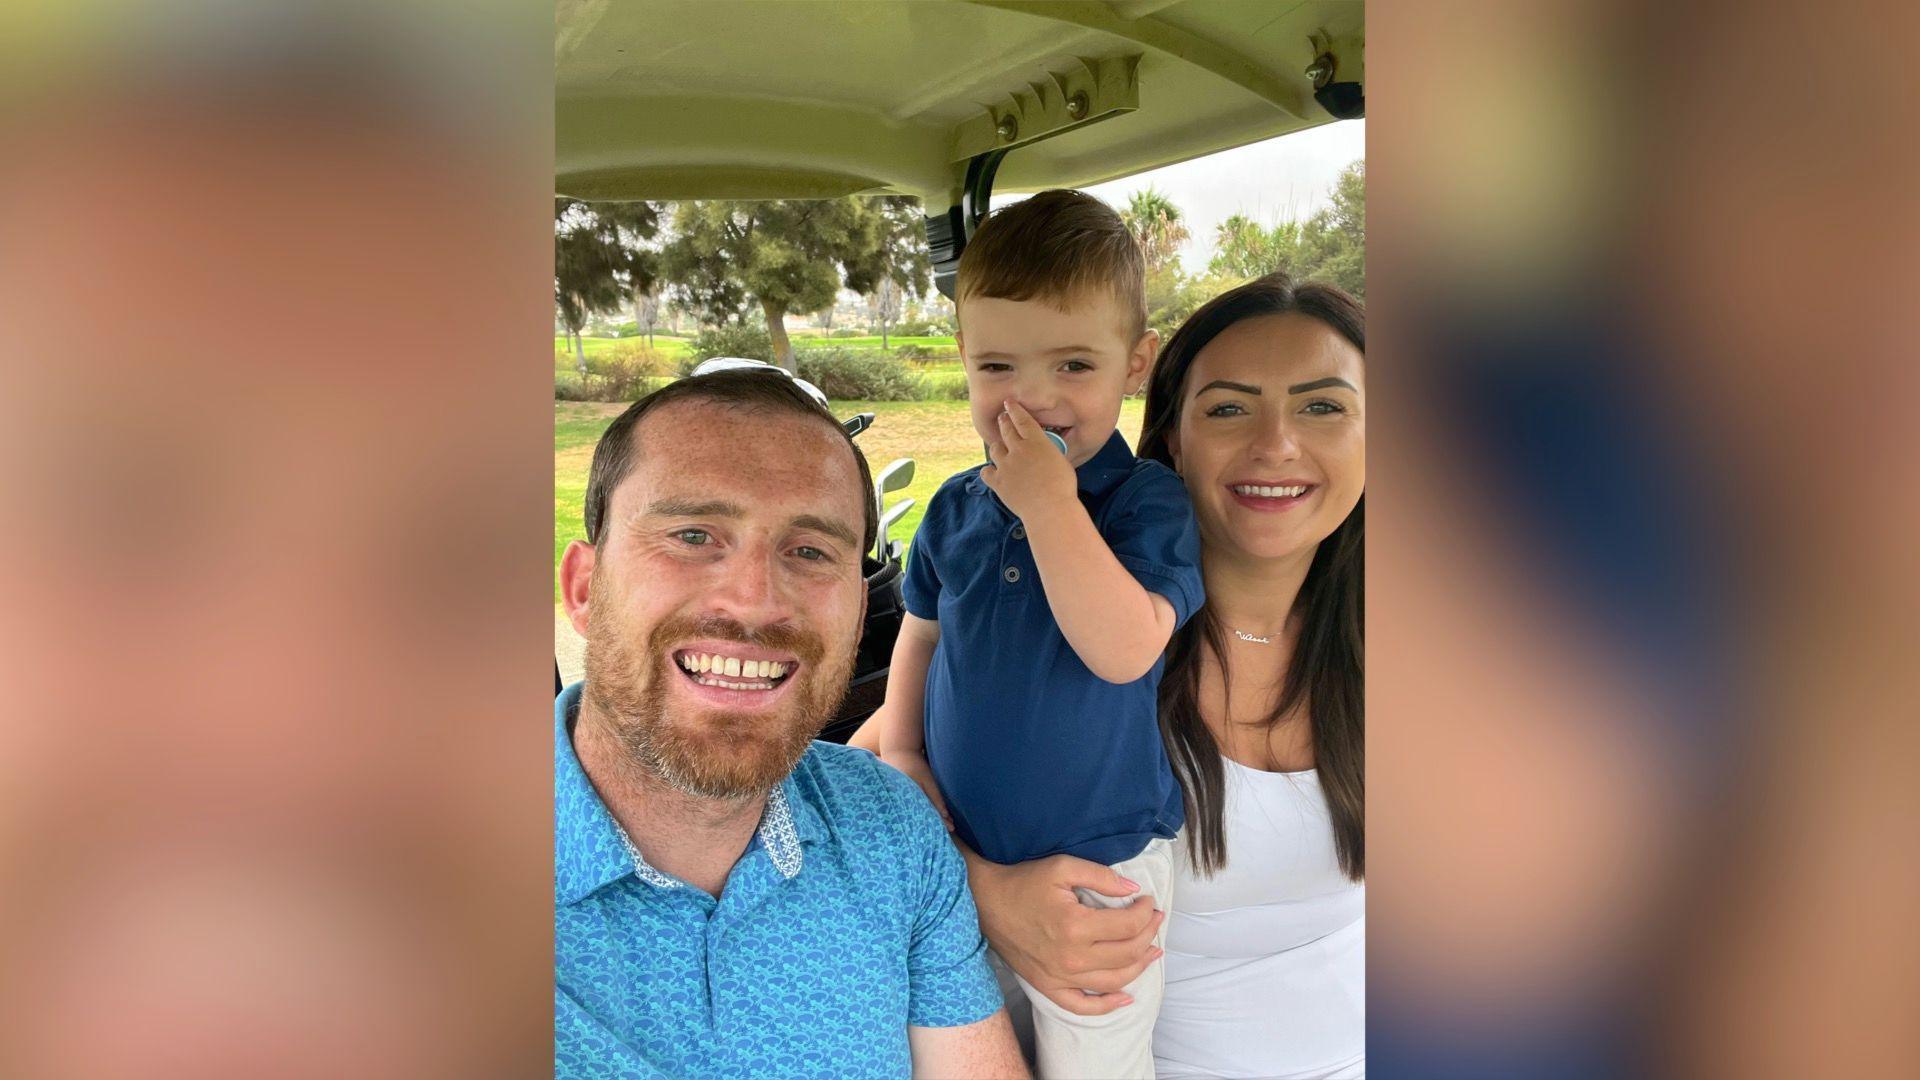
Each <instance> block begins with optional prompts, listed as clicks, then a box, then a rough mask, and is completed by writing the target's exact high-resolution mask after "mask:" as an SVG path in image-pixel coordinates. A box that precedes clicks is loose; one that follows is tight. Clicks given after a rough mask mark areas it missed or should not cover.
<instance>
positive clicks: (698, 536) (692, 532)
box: [673, 529, 713, 547]
mask: <svg viewBox="0 0 1920 1080" xmlns="http://www.w3.org/2000/svg"><path fill="white" fill-rule="evenodd" d="M673 538H674V539H675V540H678V541H680V542H681V543H683V544H685V545H687V546H688V547H705V546H707V545H708V544H711V543H713V536H712V535H711V534H709V533H708V532H707V530H705V529H681V530H680V531H679V532H677V533H674V534H673Z"/></svg>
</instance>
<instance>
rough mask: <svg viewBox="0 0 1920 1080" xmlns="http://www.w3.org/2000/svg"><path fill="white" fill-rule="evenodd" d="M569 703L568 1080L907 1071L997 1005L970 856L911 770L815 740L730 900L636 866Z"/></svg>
mask: <svg viewBox="0 0 1920 1080" xmlns="http://www.w3.org/2000/svg"><path fill="white" fill-rule="evenodd" d="M579 707H580V684H578V683H576V684H574V685H573V686H570V687H568V688H567V689H566V690H565V691H564V692H563V693H562V694H561V695H560V696H559V698H557V699H556V700H555V703H554V742H553V796H554V864H553V928H554V941H553V953H554V957H553V961H554V963H553V982H554V986H553V1008H554V1015H553V1042H554V1047H553V1056H554V1061H553V1071H554V1075H555V1076H556V1077H754V1078H756V1080H757V1078H777V1077H816V1076H817V1077H883V1076H887V1077H904V1076H907V1075H908V1074H909V1073H910V1072H911V1071H912V1058H911V1055H910V1054H909V1052H908V1049H907V1027H908V1025H914V1026H918V1027H954V1026H958V1025H962V1024H971V1023H975V1022H978V1021H980V1020H984V1019H986V1018H987V1017H989V1016H992V1015H993V1014H994V1013H995V1012H996V1011H998V1010H999V1008H1000V1007H1001V997H1000V991H999V988H998V986H997V985H996V983H995V982H994V978H993V975H992V973H991V972H990V971H989V969H988V967H987V963H986V942H985V941H984V939H982V938H981V936H980V927H979V923H978V921H977V919H976V917H975V914H974V908H973V897H972V895H971V894H970V893H968V891H967V871H966V864H965V863H964V862H962V861H961V859H960V855H959V852H958V851H956V850H955V848H954V846H953V843H952V842H951V841H950V840H949V839H948V838H947V834H946V830H945V829H944V828H943V827H942V826H941V824H940V819H939V818H938V817H937V816H936V815H935V814H934V812H933V809H932V807H931V806H930V805H928V803H927V800H926V798H925V796H923V795H921V794H920V789H919V788H917V787H915V786H914V784H913V781H911V780H908V779H907V778H906V777H905V776H903V775H901V774H900V773H898V772H895V771H894V770H893V769H890V768H888V767H887V766H885V765H882V764H880V761H879V759H877V758H875V757H874V756H873V755H872V754H869V753H867V752H866V751H864V750H856V749H849V748H848V747H844V746H834V745H831V744H828V743H820V742H816V743H814V744H813V746H812V748H811V749H809V750H808V751H807V753H806V756H804V757H803V758H801V760H800V764H799V765H797V766H795V767H794V770H793V772H792V773H791V774H790V775H789V776H788V777H787V779H786V780H784V781H782V782H781V783H780V785H779V786H778V787H776V788H775V789H774V790H773V792H772V793H771V794H770V796H769V797H768V799H767V808H766V810H765V811H763V813H762V815H761V820H760V827H759V829H758V831H757V832H756V833H755V835H754V838H753V839H752V841H751V842H749V843H748V845H747V848H746V851H745V852H744V853H743V854H742V855H741V856H740V859H739V861H738V862H736V863H735V864H734V867H733V870H732V872H731V873H730V874H729V875H728V877H727V884H726V887H725V888H724V889H722V890H721V895H720V899H718V900H716V899H714V898H713V897H712V896H709V895H708V894H707V893H705V892H703V891H701V890H700V889H697V888H695V887H693V886H691V885H688V884H686V883H685V882H682V881H680V880H678V879H676V878H673V877H671V876H669V875H667V874H664V873H661V872H660V871H658V870H655V869H654V868H652V867H650V866H647V865H646V864H645V863H644V862H643V861H640V860H638V859H637V857H636V853H634V852H633V851H632V850H631V849H629V847H628V846H627V843H626V840H625V838H624V836H623V835H622V833H621V832H620V828H619V826H618V824H616V823H615V821H614V819H613V816H612V814H611V813H609V812H608V810H607V808H606V806H605V805H604V804H603V803H601V801H600V797H599V795H598V794H597V793H596V792H595V791H594V789H593V785H592V784H591V783H590V782H589V781H588V780H587V776H586V773H585V772H584V771H583V770H582V769H581V767H580V761H579V759H578V758H577V757H575V756H574V752H573V740H572V738H571V732H570V730H569V729H570V728H571V726H572V720H573V717H574V715H575V713H576V712H577V711H578V709H579Z"/></svg>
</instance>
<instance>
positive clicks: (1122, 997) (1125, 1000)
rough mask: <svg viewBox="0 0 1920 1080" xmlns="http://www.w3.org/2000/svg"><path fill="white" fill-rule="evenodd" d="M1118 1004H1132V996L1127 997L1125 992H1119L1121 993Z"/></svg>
mask: <svg viewBox="0 0 1920 1080" xmlns="http://www.w3.org/2000/svg"><path fill="white" fill-rule="evenodd" d="M1120 1004H1122V1005H1131V1004H1133V998H1131V997H1129V996H1128V995H1126V994H1121V995H1120Z"/></svg>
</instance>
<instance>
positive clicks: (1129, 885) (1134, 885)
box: [1120, 878, 1140, 892]
mask: <svg viewBox="0 0 1920 1080" xmlns="http://www.w3.org/2000/svg"><path fill="white" fill-rule="evenodd" d="M1120 884H1122V885H1124V886H1126V889H1127V891H1128V892H1139V891H1140V883H1139V882H1137V881H1129V880H1128V879H1126V878H1121V879H1120Z"/></svg>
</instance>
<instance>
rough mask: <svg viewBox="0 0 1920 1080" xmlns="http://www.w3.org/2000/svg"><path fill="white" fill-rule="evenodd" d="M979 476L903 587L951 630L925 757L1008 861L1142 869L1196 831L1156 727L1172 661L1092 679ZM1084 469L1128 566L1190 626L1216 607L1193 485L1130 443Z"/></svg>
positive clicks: (989, 850)
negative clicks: (1158, 844) (1171, 841)
mask: <svg viewBox="0 0 1920 1080" xmlns="http://www.w3.org/2000/svg"><path fill="white" fill-rule="evenodd" d="M980 468H981V466H975V467H974V468H971V469H968V470H967V471H966V472H963V473H960V474H958V475H956V476H954V477H952V478H950V479H949V480H948V481H947V482H946V483H944V484H942V485H940V490H939V491H937V492H935V493H934V496H933V499H932V501H931V502H930V503H928V505H927V514H926V517H925V518H924V519H923V520H922V521H921V523H920V530H919V532H918V533H916V534H915V535H914V538H913V549H912V553H911V555H910V556H909V558H908V560H907V573H906V584H905V594H906V602H907V610H908V611H909V612H911V613H912V614H914V615H915V616H917V617H919V618H922V619H937V620H938V621H939V623H940V644H939V646H938V647H937V648H936V649H935V650H934V654H933V663H932V665H931V666H930V667H929V668H928V671H927V698H926V747H927V761H928V764H930V765H931V766H932V767H933V775H934V779H936V780H937V781H939V783H940V791H941V793H942V794H944V795H945V796H946V799H947V809H948V811H949V812H950V813H951V814H952V815H953V826H954V832H955V834H957V835H958V836H959V837H960V839H962V840H964V841H966V842H967V843H968V844H969V845H971V846H972V847H973V849H974V850H975V851H977V852H979V853H980V854H981V855H984V856H986V857H987V858H989V859H992V860H993V861H995V862H1000V863H1015V862H1025V861H1026V860H1028V859H1038V858H1041V857H1043V856H1047V855H1052V854H1055V853H1058V852H1065V853H1067V854H1069V855H1075V856H1078V857H1080V858H1083V859H1090V860H1092V861H1094V862H1097V863H1104V864H1106V865H1109V866H1110V865H1112V864H1114V863H1117V862H1121V861H1124V860H1126V859H1130V858H1132V857H1133V856H1135V855H1138V854H1139V853H1140V852H1141V850H1142V849H1143V848H1145V847H1146V846H1147V843H1148V842H1149V841H1151V840H1152V839H1154V838H1155V837H1171V836H1173V834H1174V833H1175V832H1176V831H1177V830H1178V829H1179V828H1180V825H1181V823H1182V821H1183V819H1184V812H1183V807H1182V805H1181V800H1180V787H1179V785H1178V784H1177V783H1176V782H1175V781H1174V779H1173V770H1172V769H1171V768H1170V767H1169V766H1168V764H1167V754H1166V749H1165V748H1164V747H1163V746H1162V744H1161V741H1160V724H1159V721H1158V719H1157V715H1156V709H1157V702H1156V697H1157V694H1158V690H1159V686H1160V673H1161V671H1162V669H1163V668H1164V667H1165V665H1166V660H1165V659H1164V658H1162V659H1160V660H1158V661H1155V663H1154V665H1153V670H1152V671H1149V672H1148V673H1147V674H1146V675H1145V676H1143V677H1141V678H1139V679H1135V680H1134V681H1133V682H1130V683H1126V684H1125V685H1115V684H1113V683H1110V682H1107V681H1106V680H1105V679H1102V678H1100V677H1099V676H1098V675H1095V674H1094V673H1093V672H1092V671H1090V670H1088V669H1087V666H1086V664H1084V663H1082V662H1081V660H1080V657H1079V655H1078V654H1076V653H1075V652H1074V651H1073V646H1071V645H1069V644H1067V639H1066V638H1065V636H1063V635H1062V634H1061V633H1060V625H1059V623H1058V622H1056V621H1055V620H1054V617H1053V611H1052V609H1051V608H1049V607H1048V606H1047V596H1046V592H1045V590H1044V589H1043V588H1042V587H1041V583H1040V574H1039V572H1038V571H1037V570H1036V569H1035V568H1034V563H1033V549H1032V547H1031V546H1030V545H1029V544H1028V543H1027V538H1026V530H1025V529H1024V528H1022V527H1021V524H1020V520H1019V519H1018V518H1016V517H1015V516H1014V515H1013V512H1012V511H1010V510H1008V509H1007V508H1006V505H1005V504H1003V503H1002V502H1001V501H1000V498H999V496H997V495H995V494H993V492H991V491H989V490H988V489H987V485H986V483H985V482H984V481H982V480H981V479H980ZM1075 473H1076V476H1077V477H1078V480H1079V488H1080V492H1079V493H1080V501H1081V503H1082V505H1084V506H1085V507H1086V508H1087V513H1088V514H1089V516H1091V517H1092V518H1093V524H1094V526H1095V528H1097V529H1098V530H1099V532H1100V535H1101V536H1102V537H1104V538H1105V539H1106V541H1107V546H1109V547H1110V548H1112V549H1113V553H1114V555H1115V556H1116V557H1118V559H1119V560H1120V565H1122V566H1124V567H1126V568H1127V571H1128V572H1129V573H1131V574H1132V575H1133V576H1134V578H1135V579H1136V580H1138V581H1139V582H1140V584H1141V585H1143V586H1144V587H1146V588H1147V589H1148V590H1150V591H1152V592H1156V593H1159V594H1160V595H1161V596H1164V597H1166V598H1167V600H1168V602H1169V603H1171V604H1172V605H1173V610H1174V613H1175V617H1176V618H1177V620H1178V621H1179V622H1180V623H1184V622H1186V621H1187V619H1188V618H1189V617H1190V616H1192V614H1193V613H1194V611H1195V609H1197V608H1198V607H1199V606H1200V603H1201V600H1202V597H1203V595H1204V593H1203V589H1202V586H1201V581H1200V534H1199V530H1198V528H1197V527H1196V526H1195V524H1194V520H1193V504H1192V501H1191V500H1190V499H1189V498H1188V496H1187V489H1186V485H1185V484H1184V483H1182V482H1181V480H1180V477H1179V476H1178V475H1177V474H1176V473H1174V471H1173V470H1171V469H1169V468H1167V467H1166V466H1165V465H1162V464H1160V463H1159V462H1157V461H1143V460H1141V459H1139V458H1136V457H1134V455H1133V451H1131V450H1129V449H1128V448H1127V442H1126V440H1125V439H1124V438H1122V437H1121V436H1120V433H1119V432H1115V433H1114V434H1113V437H1112V438H1110V439H1108V440H1107V444H1106V445H1105V446H1103V447H1101V448H1100V452H1099V453H1097V454H1095V455H1094V456H1093V458H1092V459H1091V460H1089V461H1088V462H1087V463H1086V464H1084V465H1082V466H1080V467H1079V468H1078V469H1077V470H1075Z"/></svg>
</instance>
